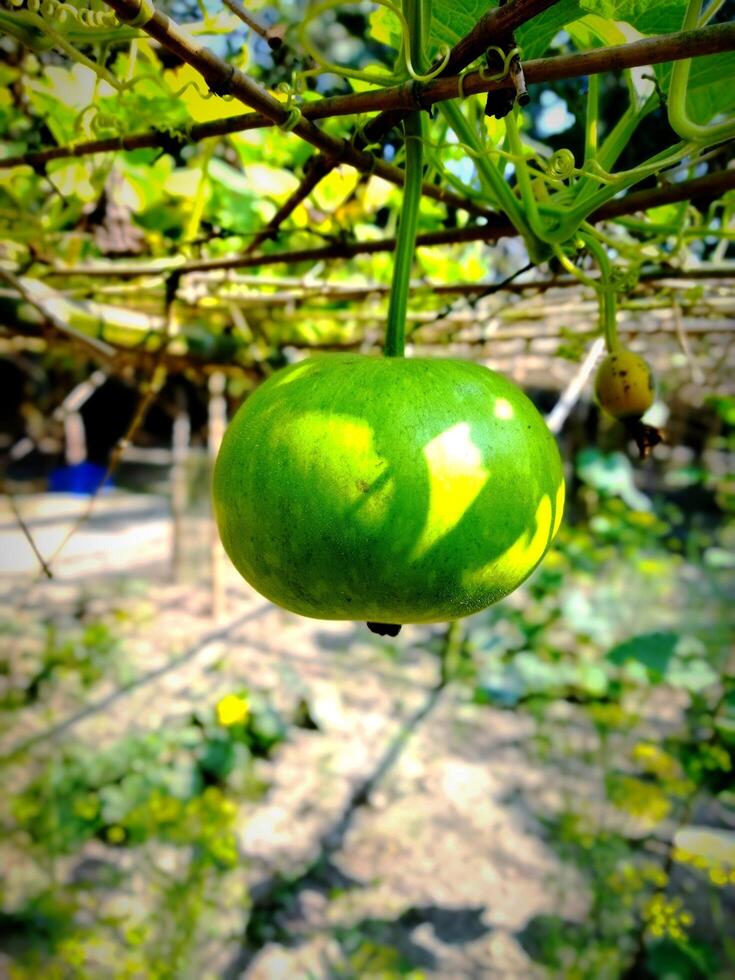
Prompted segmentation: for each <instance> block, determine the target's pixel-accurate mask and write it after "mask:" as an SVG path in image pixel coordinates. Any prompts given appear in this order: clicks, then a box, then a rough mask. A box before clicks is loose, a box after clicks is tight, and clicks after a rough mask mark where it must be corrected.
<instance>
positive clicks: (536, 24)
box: [376, 0, 582, 59]
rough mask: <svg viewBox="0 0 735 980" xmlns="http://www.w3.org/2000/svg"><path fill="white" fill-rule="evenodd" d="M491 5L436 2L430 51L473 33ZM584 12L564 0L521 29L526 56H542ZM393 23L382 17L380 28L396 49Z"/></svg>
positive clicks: (472, 0)
mask: <svg viewBox="0 0 735 980" xmlns="http://www.w3.org/2000/svg"><path fill="white" fill-rule="evenodd" d="M490 6H491V5H490V4H488V3H487V2H486V0H466V2H465V3H461V4H460V3H454V2H452V0H434V4H433V8H432V11H433V13H432V19H431V30H430V32H429V48H430V50H432V51H434V50H436V49H439V48H440V47H442V45H449V47H453V46H454V45H455V44H456V43H457V41H459V39H460V38H462V37H464V36H465V35H466V34H469V32H470V31H471V30H472V28H473V27H474V26H475V24H476V23H477V21H478V20H480V18H481V17H482V16H483V15H484V14H486V13H487V11H488V8H489V7H490ZM492 6H497V4H492ZM581 13H582V11H581V9H580V4H579V3H578V0H560V2H559V3H557V4H554V6H553V7H550V8H549V9H548V10H545V11H544V12H543V13H542V14H539V15H538V16H537V17H534V18H532V19H531V20H530V21H528V23H526V24H524V25H523V27H520V28H519V29H518V30H517V31H516V41H517V42H518V44H519V45H520V47H521V48H522V50H523V57H524V58H526V59H530V58H538V57H540V56H541V55H542V54H543V53H544V52H545V51H546V49H547V48H548V46H549V44H550V42H551V41H552V40H553V38H554V37H555V36H556V35H557V34H558V33H559V31H560V30H562V29H563V28H564V27H565V26H566V25H567V24H569V23H571V22H572V21H573V20H576V19H577V18H578V17H580V16H581ZM390 23H391V18H389V17H386V18H380V19H379V22H378V25H377V28H376V29H377V31H378V33H379V34H380V38H381V39H383V40H385V39H386V37H389V38H390V43H391V44H392V45H393V46H394V47H396V46H397V44H396V39H397V34H395V33H389V24H390Z"/></svg>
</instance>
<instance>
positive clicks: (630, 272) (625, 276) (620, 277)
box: [610, 263, 640, 293]
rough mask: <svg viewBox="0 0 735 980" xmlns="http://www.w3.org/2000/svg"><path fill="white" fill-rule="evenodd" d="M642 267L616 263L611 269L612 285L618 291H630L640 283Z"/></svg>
mask: <svg viewBox="0 0 735 980" xmlns="http://www.w3.org/2000/svg"><path fill="white" fill-rule="evenodd" d="M639 278H640V269H638V268H633V266H630V265H620V264H619V263H615V264H614V265H613V266H612V268H611V270H610V285H611V287H612V288H613V289H614V290H615V292H616V293H630V292H632V291H633V290H634V289H635V287H636V286H637V285H638V279H639Z"/></svg>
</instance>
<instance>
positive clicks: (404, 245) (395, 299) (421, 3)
mask: <svg viewBox="0 0 735 980" xmlns="http://www.w3.org/2000/svg"><path fill="white" fill-rule="evenodd" d="M402 10H403V16H404V18H405V20H406V23H407V25H408V37H407V38H406V39H405V43H407V44H408V46H409V50H408V51H407V52H406V54H407V56H408V57H407V62H408V63H411V62H412V63H413V64H414V65H415V66H416V68H417V69H418V71H423V69H424V67H425V65H424V41H425V38H426V33H427V31H428V27H429V24H428V19H427V18H430V17H431V7H430V5H429V4H428V3H427V2H426V0H403V3H402ZM403 136H404V146H405V150H406V171H405V173H406V177H405V181H404V184H403V207H402V209H401V217H400V220H399V223H398V235H397V236H396V251H395V259H394V262H393V281H392V282H391V287H390V300H389V303H388V323H387V324H386V328H385V345H384V352H385V356H386V357H403V355H404V353H405V349H406V312H407V310H408V291H409V288H410V285H411V266H412V265H413V257H414V252H415V251H416V233H417V231H418V224H419V209H420V206H421V184H422V182H423V177H424V145H423V142H424V124H423V119H422V116H421V113H420V112H412V113H410V114H409V115H408V116H406V119H405V120H404V123H403Z"/></svg>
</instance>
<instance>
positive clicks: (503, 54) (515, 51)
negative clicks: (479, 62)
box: [480, 44, 521, 82]
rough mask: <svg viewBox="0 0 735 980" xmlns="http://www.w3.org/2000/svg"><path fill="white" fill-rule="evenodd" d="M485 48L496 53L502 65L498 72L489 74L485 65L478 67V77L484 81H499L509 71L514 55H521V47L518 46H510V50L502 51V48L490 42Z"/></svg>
mask: <svg viewBox="0 0 735 980" xmlns="http://www.w3.org/2000/svg"><path fill="white" fill-rule="evenodd" d="M487 50H488V51H494V52H495V53H496V54H497V55H498V57H499V58H500V59H501V61H502V62H503V67H502V69H501V70H500V71H499V72H493V73H492V74H490V73H489V69H488V68H487V66H486V65H483V66H482V68H480V78H481V79H482V80H483V81H484V82H499V81H501V79H503V78H505V76H506V75H507V74H508V72H509V71H510V63H511V62H512V61H513V59H514V58H515V57H519V58H520V56H521V49H520V48H518V47H515V48H511V49H510V51H503V49H502V48H499V47H497V46H496V45H494V44H492V45H490V47H489V48H488V49H487Z"/></svg>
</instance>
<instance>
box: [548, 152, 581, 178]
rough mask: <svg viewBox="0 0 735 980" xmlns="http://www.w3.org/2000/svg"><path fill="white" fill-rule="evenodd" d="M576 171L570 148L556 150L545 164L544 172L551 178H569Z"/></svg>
mask: <svg viewBox="0 0 735 980" xmlns="http://www.w3.org/2000/svg"><path fill="white" fill-rule="evenodd" d="M577 172H578V171H577V170H576V167H575V160H574V154H573V153H572V151H571V150H567V149H561V150H557V151H556V153H554V154H553V155H552V156H551V158H550V159H549V161H548V162H547V164H546V173H547V175H548V176H549V177H550V178H551V179H552V180H569V178H570V177H573V176H574V174H575V173H577Z"/></svg>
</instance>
